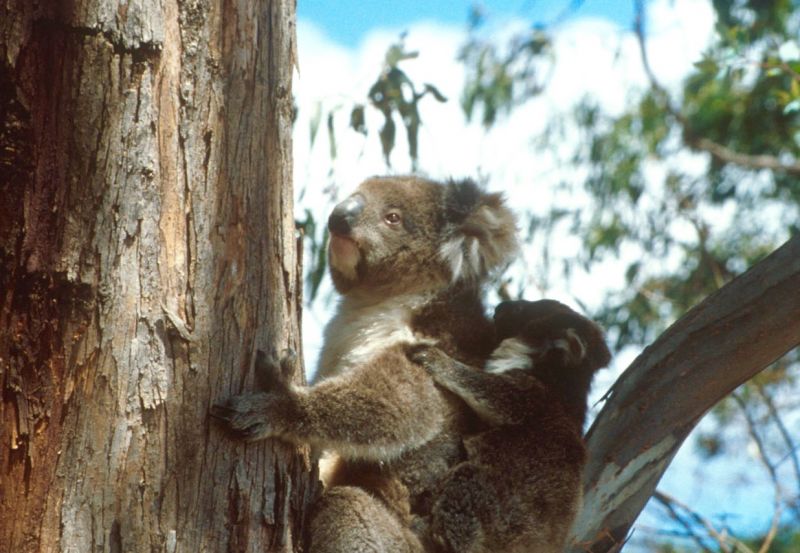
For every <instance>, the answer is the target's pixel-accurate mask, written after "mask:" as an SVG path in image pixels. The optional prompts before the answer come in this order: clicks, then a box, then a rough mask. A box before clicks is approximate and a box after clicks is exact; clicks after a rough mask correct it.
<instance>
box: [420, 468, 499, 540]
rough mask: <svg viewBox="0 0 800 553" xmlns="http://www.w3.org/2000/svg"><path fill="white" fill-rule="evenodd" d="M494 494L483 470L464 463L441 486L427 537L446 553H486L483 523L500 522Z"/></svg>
mask: <svg viewBox="0 0 800 553" xmlns="http://www.w3.org/2000/svg"><path fill="white" fill-rule="evenodd" d="M497 503H498V502H497V492H496V490H495V488H494V485H493V484H492V477H491V474H490V473H489V471H488V470H486V468H485V467H482V466H480V465H478V464H476V463H471V462H465V463H461V464H459V465H457V466H455V467H454V468H453V469H452V470H451V472H450V473H449V474H448V475H447V477H445V479H444V481H443V482H442V484H441V488H440V493H439V496H438V498H437V499H436V502H435V503H434V504H433V509H432V511H431V522H430V538H431V539H432V540H433V541H434V542H435V543H437V544H438V545H439V547H441V548H442V550H444V551H446V552H447V553H478V552H484V551H486V552H488V551H490V550H489V549H487V547H486V546H487V542H488V540H490V538H491V536H488V535H487V534H486V530H487V528H486V526H487V525H486V524H485V523H487V522H490V521H497V520H500V514H499V513H497V512H496V511H497Z"/></svg>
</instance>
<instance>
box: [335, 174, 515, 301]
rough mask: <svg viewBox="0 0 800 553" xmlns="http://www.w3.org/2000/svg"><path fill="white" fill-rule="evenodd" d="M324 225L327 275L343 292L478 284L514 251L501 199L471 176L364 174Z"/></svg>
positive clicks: (508, 213) (511, 219)
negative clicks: (453, 178)
mask: <svg viewBox="0 0 800 553" xmlns="http://www.w3.org/2000/svg"><path fill="white" fill-rule="evenodd" d="M328 230H329V231H330V243H329V256H328V259H329V264H330V270H331V276H332V277H333V282H334V285H335V286H336V289H337V290H338V291H339V292H341V293H342V294H345V295H347V294H349V293H356V292H363V293H368V294H376V293H377V294H389V295H396V294H401V293H416V292H422V291H427V290H435V289H439V288H443V287H446V286H449V285H451V284H453V283H456V282H481V281H482V280H484V279H485V278H486V276H487V275H488V274H489V273H490V272H491V271H492V270H493V269H496V268H498V267H501V266H503V265H505V264H506V263H507V262H508V261H509V259H510V257H511V256H512V255H513V253H514V252H515V251H516V248H517V242H516V224H515V220H514V216H513V214H512V213H511V211H510V210H509V209H508V208H507V207H506V206H505V205H504V203H503V199H502V197H501V196H500V195H499V194H488V193H486V192H483V191H482V190H481V189H480V188H479V187H478V186H477V185H476V184H475V183H474V182H472V181H470V180H464V181H449V182H447V183H444V184H442V183H437V182H435V181H431V180H426V179H422V178H418V177H411V176H405V177H378V178H372V179H369V180H367V181H365V182H363V183H362V184H361V185H360V186H359V187H358V189H357V190H356V192H355V193H353V194H352V195H351V196H349V197H348V198H347V199H345V200H344V201H343V202H341V203H340V204H338V205H337V206H336V207H335V208H334V209H333V212H332V213H331V215H330V218H329V219H328Z"/></svg>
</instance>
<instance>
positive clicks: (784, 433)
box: [756, 384, 800, 486]
mask: <svg viewBox="0 0 800 553" xmlns="http://www.w3.org/2000/svg"><path fill="white" fill-rule="evenodd" d="M756 391H757V392H758V395H760V396H761V399H763V400H764V404H765V405H766V406H767V410H768V411H769V414H770V416H771V417H772V420H773V421H775V426H777V427H778V432H779V433H780V435H781V437H782V438H783V441H784V443H785V444H786V447H787V449H788V450H789V452H788V455H789V457H790V458H791V460H792V466H793V467H794V475H795V478H796V479H797V485H798V486H800V458H798V456H797V444H795V443H794V441H793V440H792V436H791V434H790V433H789V429H788V428H786V425H785V424H784V422H783V419H782V418H781V416H780V415H779V414H778V409H777V408H776V407H775V403H774V402H773V401H772V398H771V397H770V396H769V394H768V393H767V391H766V390H765V389H764V386H762V385H761V384H756Z"/></svg>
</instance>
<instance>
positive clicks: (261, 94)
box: [0, 0, 318, 553]
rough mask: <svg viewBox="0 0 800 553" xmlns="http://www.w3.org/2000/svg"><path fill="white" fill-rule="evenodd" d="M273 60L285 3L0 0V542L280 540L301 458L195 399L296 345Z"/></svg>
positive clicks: (278, 53)
mask: <svg viewBox="0 0 800 553" xmlns="http://www.w3.org/2000/svg"><path fill="white" fill-rule="evenodd" d="M293 57H294V3H293V2H291V1H290V0H271V1H269V2H251V1H248V0H228V1H226V2H222V1H221V0H192V1H188V0H187V1H176V0H162V1H161V2H148V1H146V0H145V1H142V2H115V1H113V0H71V1H63V0H51V1H44V2H30V1H29V0H10V1H9V2H6V3H4V4H3V5H2V6H0V198H2V202H0V371H1V372H0V383H1V385H2V394H3V395H2V402H0V421H2V422H0V425H1V426H0V544H2V547H1V548H2V549H3V550H4V551H15V552H28V551H31V552H33V551H47V552H51V551H74V552H80V553H84V552H88V551H110V552H132V553H140V552H144V551H167V552H181V551H187V552H192V553H194V552H200V551H209V552H220V551H260V552H263V551H291V550H297V549H298V548H297V538H298V536H299V535H300V532H301V526H302V524H303V519H304V517H303V513H305V511H306V510H307V509H306V507H307V505H308V504H309V503H310V502H311V501H312V500H313V498H314V496H315V494H316V493H317V491H318V490H317V483H316V477H315V474H314V473H313V471H312V470H311V467H310V466H309V457H308V452H307V451H305V450H296V449H294V448H291V447H288V446H285V445H282V444H279V443H277V442H272V441H269V442H262V443H259V444H253V445H247V446H244V445H240V444H237V443H234V442H232V441H230V440H228V439H227V438H225V436H223V435H222V433H221V432H220V431H219V430H218V429H217V428H216V427H215V426H213V425H211V424H209V419H208V416H207V413H208V408H209V406H210V405H211V404H212V403H213V402H214V401H216V400H218V399H220V398H223V397H227V396H229V395H230V394H232V393H237V392H239V391H241V390H243V389H245V388H251V387H252V386H253V383H252V375H251V373H252V371H251V367H252V361H253V357H254V350H255V349H256V348H270V347H274V348H277V349H282V348H285V347H287V346H292V347H294V348H295V349H296V350H297V351H300V347H299V336H300V333H299V305H300V294H301V280H300V274H299V270H298V252H297V249H296V239H295V230H294V221H293V206H292V188H291V143H290V131H291V117H292V104H291V103H292V98H291V71H292V64H293V63H294V59H293ZM297 379H298V380H300V379H302V370H300V368H298V371H297Z"/></svg>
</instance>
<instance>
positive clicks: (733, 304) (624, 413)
mask: <svg viewBox="0 0 800 553" xmlns="http://www.w3.org/2000/svg"><path fill="white" fill-rule="evenodd" d="M798 314H800V235H795V236H794V237H793V238H792V239H790V240H789V241H788V242H787V243H786V244H784V245H783V246H781V247H780V248H779V249H778V250H776V251H775V252H773V253H772V254H771V255H770V256H768V257H767V258H765V259H764V260H762V261H761V262H759V263H758V264H756V265H755V266H753V267H752V268H751V269H750V270H749V271H747V272H746V273H744V274H743V275H741V276H739V277H738V278H736V279H734V280H733V281H731V282H729V283H728V284H727V285H725V286H724V287H722V288H721V289H720V290H719V291H718V292H717V293H715V294H713V295H712V296H710V297H708V298H706V299H705V300H704V301H703V302H702V303H700V304H699V305H697V306H696V307H694V308H693V309H691V310H690V311H689V312H688V313H687V314H686V315H685V316H684V317H683V318H681V319H680V320H679V321H678V322H676V323H675V324H674V325H672V326H671V327H670V328H669V329H668V330H667V331H666V332H664V334H662V335H661V336H660V337H659V338H658V340H656V341H655V342H654V343H653V344H652V345H650V346H649V347H647V348H646V349H645V350H644V352H642V354H641V355H640V356H639V357H638V358H637V359H636V360H635V361H634V362H633V364H632V365H631V366H630V367H629V368H628V369H627V370H626V371H625V372H624V373H623V375H622V376H621V377H620V378H619V380H617V382H615V383H614V386H613V388H612V389H611V391H610V392H609V395H608V398H607V401H606V403H605V405H604V407H603V410H602V411H601V412H600V414H599V415H598V417H597V419H596V420H595V422H594V424H593V425H592V427H591V429H590V430H589V433H588V436H587V443H588V446H589V464H588V465H587V467H586V473H585V475H584V503H583V509H582V511H581V513H580V515H579V516H578V520H577V521H576V523H575V526H574V528H573V534H574V538H573V539H574V543H575V545H574V546H573V547H572V552H573V553H586V552H592V553H607V552H612V551H619V549H620V548H621V547H622V545H623V544H624V542H625V539H626V538H627V535H628V531H629V530H630V527H631V525H632V524H633V522H634V521H635V520H636V518H637V517H638V516H639V513H640V512H641V511H642V509H643V508H644V506H645V504H646V503H647V501H648V500H649V499H650V497H651V496H652V495H653V492H655V489H656V485H657V484H658V481H659V480H660V479H661V476H662V475H663V474H664V471H665V470H666V469H667V466H669V463H670V462H671V461H672V458H673V456H674V455H675V453H676V452H677V451H678V448H679V447H680V446H681V444H682V443H683V441H684V439H686V437H687V436H688V435H689V433H690V432H691V430H692V429H693V428H694V427H695V425H697V423H698V422H699V421H700V418H701V417H702V416H703V415H704V414H705V413H706V412H707V411H708V410H709V409H711V407H713V406H714V405H715V404H716V403H717V402H718V401H720V400H722V399H723V398H724V397H726V396H727V395H728V394H730V393H731V392H732V391H733V390H734V389H735V388H736V387H738V386H739V385H740V384H742V383H744V382H745V381H747V380H749V379H750V378H752V377H753V376H755V375H756V374H757V373H759V372H760V371H761V370H763V369H764V368H766V367H767V366H768V365H769V364H770V363H772V362H774V361H776V360H778V359H780V358H781V357H782V356H783V355H784V354H786V353H787V352H788V351H789V350H791V349H792V348H795V347H797V346H798V345H800V316H798Z"/></svg>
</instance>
